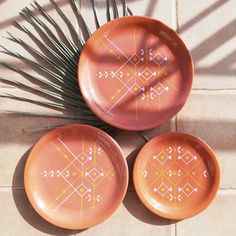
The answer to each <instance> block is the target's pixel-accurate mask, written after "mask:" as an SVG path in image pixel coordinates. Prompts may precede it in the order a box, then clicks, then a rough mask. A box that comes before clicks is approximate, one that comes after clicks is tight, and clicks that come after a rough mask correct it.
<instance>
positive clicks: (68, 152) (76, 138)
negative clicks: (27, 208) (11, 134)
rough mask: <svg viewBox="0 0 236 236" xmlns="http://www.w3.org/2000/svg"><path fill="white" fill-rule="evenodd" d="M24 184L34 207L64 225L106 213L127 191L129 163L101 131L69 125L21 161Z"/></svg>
mask: <svg viewBox="0 0 236 236" xmlns="http://www.w3.org/2000/svg"><path fill="white" fill-rule="evenodd" d="M24 181H25V189H26V193H27V195H28V198H29V200H30V202H31V204H32V206H33V207H34V208H35V210H36V211H37V212H38V213H39V214H40V215H41V216H42V217H43V218H45V219H46V220H47V221H49V222H50V223H52V224H55V225H57V226H60V227H63V228H68V229H84V228H88V227H92V226H94V225H96V224H98V223H100V222H102V221H103V220H105V219H106V218H108V217H109V216H110V215H111V214H112V213H113V212H114V211H115V210H116V208H117V207H118V206H119V204H120V203H121V202H122V200H123V198H124V195H125V193H126V190H127V184H128V168H127V164H126V160H125V158H124V156H123V154H122V151H121V149H120V148H119V146H118V144H117V143H116V142H115V141H114V140H113V139H112V138H111V137H110V136H108V135H107V134H106V133H104V132H103V131H101V130H99V129H97V128H94V127H91V126H86V125H67V126H64V127H60V128H57V129H55V130H53V131H51V132H49V133H48V134H47V135H45V136H44V137H43V138H42V139H40V140H39V142H38V143H37V144H36V145H35V146H34V148H33V149H32V151H31V153H30V155H29V157H28V159H27V162H26V166H25V172H24Z"/></svg>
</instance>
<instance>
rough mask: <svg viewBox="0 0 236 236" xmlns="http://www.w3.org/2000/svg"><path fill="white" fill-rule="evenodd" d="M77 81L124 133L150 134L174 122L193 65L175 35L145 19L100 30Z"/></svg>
mask: <svg viewBox="0 0 236 236" xmlns="http://www.w3.org/2000/svg"><path fill="white" fill-rule="evenodd" d="M78 68H79V69H78V80H79V84H80V89H81V92H82V94H83V96H84V99H85V101H86V103H87V105H88V106H89V107H90V108H91V110H92V111H93V112H94V113H95V114H96V115H97V116H98V117H100V118H101V119H102V120H104V121H105V122H107V123H109V124H110V125H112V126H115V127H118V128H121V129H125V130H145V129H150V128H153V127H156V126H158V125H160V124H162V123H164V122H165V121H167V120H169V119H171V118H172V117H173V116H174V115H176V113H177V112H178V111H179V110H180V109H181V108H182V107H183V105H184V103H185V102H186V99H187V97H188V95H189V92H190V90H191V86H192V78H193V65H192V60H191V57H190V55H189V52H188V50H187V48H186V47H185V45H184V43H183V41H182V40H181V39H180V37H179V36H178V35H177V34H176V32H175V31H173V30H172V29H170V28H169V27H167V26H166V25H164V24H163V23H161V22H159V21H157V20H154V19H151V18H148V17H140V16H129V17H123V18H119V19H116V20H114V21H111V22H109V23H107V24H105V25H103V26H102V27H101V28H100V29H98V30H97V31H96V32H95V33H94V34H93V35H92V37H91V38H90V39H89V40H88V41H87V43H86V45H85V47H84V48H83V50H82V53H81V56H80V61H79V67H78Z"/></svg>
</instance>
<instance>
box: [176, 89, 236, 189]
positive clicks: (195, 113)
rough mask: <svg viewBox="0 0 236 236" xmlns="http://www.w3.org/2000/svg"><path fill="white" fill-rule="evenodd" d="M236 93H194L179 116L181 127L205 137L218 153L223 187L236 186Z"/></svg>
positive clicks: (179, 126) (179, 128)
mask: <svg viewBox="0 0 236 236" xmlns="http://www.w3.org/2000/svg"><path fill="white" fill-rule="evenodd" d="M235 120H236V93H235V92H233V91H232V92H225V91H218V92H207V91H204V92H200V91H198V92H196V91H195V92H193V93H192V95H191V98H190V100H189V101H188V103H187V104H186V106H185V107H184V109H183V110H182V112H180V114H179V115H178V130H179V131H184V132H187V133H190V134H193V135H196V136H198V137H200V138H202V139H203V140H204V141H205V142H207V143H208V144H209V145H210V146H211V147H212V148H213V150H214V151H215V152H216V155H217V159H218V161H219V164H220V170H221V183H220V186H221V187H222V188H235V187H236V172H235V168H236V158H235V156H236V143H235V140H236V123H235Z"/></svg>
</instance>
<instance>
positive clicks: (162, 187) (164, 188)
mask: <svg viewBox="0 0 236 236" xmlns="http://www.w3.org/2000/svg"><path fill="white" fill-rule="evenodd" d="M153 192H158V193H159V194H160V195H161V196H162V197H164V196H165V195H166V194H167V193H168V192H172V188H171V187H168V186H167V185H166V184H164V183H161V185H160V186H159V187H157V188H155V187H154V188H153Z"/></svg>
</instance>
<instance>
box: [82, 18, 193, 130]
mask: <svg viewBox="0 0 236 236" xmlns="http://www.w3.org/2000/svg"><path fill="white" fill-rule="evenodd" d="M126 19H134V20H149V21H152V22H155V23H157V24H159V25H161V26H162V27H163V28H166V30H167V31H169V32H171V33H172V34H173V35H175V36H176V38H177V39H178V42H179V43H180V44H181V47H182V48H183V50H185V53H186V56H187V57H188V60H189V64H190V65H191V68H190V72H191V75H190V76H189V77H191V79H190V81H188V92H187V96H186V100H185V103H184V104H182V106H180V107H179V110H178V111H177V112H176V114H177V113H178V112H179V111H180V110H181V109H182V108H183V106H184V105H185V104H186V102H187V101H188V99H189V96H190V93H191V90H192V85H193V78H194V64H193V60H192V57H191V55H190V52H189V50H188V48H187V47H186V45H185V43H184V41H183V40H182V38H181V37H180V35H179V34H178V33H177V32H176V31H175V30H173V29H172V28H170V27H169V26H167V25H165V24H164V23H162V22H161V21H159V20H156V19H154V18H151V17H147V16H123V17H120V18H117V19H115V20H112V21H110V22H108V23H105V24H104V25H102V26H101V28H99V29H97V30H96V31H95V32H94V33H93V34H92V36H91V37H90V38H89V39H88V40H87V42H86V43H85V45H84V47H83V49H82V51H81V56H80V58H79V61H78V86H79V88H80V90H81V94H82V97H83V99H84V101H85V103H86V104H87V106H88V107H89V108H90V109H91V110H92V111H93V112H94V113H95V114H96V116H98V117H99V118H100V119H101V120H103V121H104V122H106V123H107V124H109V125H111V126H114V127H117V128H119V129H122V130H126V131H144V130H149V129H152V128H155V127H158V126H160V125H161V124H159V122H156V123H154V122H150V124H149V123H147V125H146V126H145V127H141V128H140V127H138V126H137V127H135V128H131V127H128V126H127V125H123V124H117V123H116V124H114V122H112V120H113V119H112V117H111V116H109V115H107V114H105V113H104V112H102V111H101V110H100V109H98V108H97V105H96V102H95V101H93V100H92V99H91V93H90V92H88V89H87V85H86V81H85V79H83V80H81V79H80V77H81V76H80V73H81V69H80V68H81V67H82V64H83V56H82V55H83V52H85V51H87V50H88V49H87V48H88V44H90V41H91V40H93V37H96V35H98V34H99V33H100V30H101V29H102V27H104V26H106V27H109V26H111V27H112V25H113V24H114V23H116V22H117V21H120V20H126ZM190 65H189V66H190ZM172 118H173V116H172ZM170 119H171V118H170ZM170 119H169V120H170ZM163 123H164V122H162V124H163Z"/></svg>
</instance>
